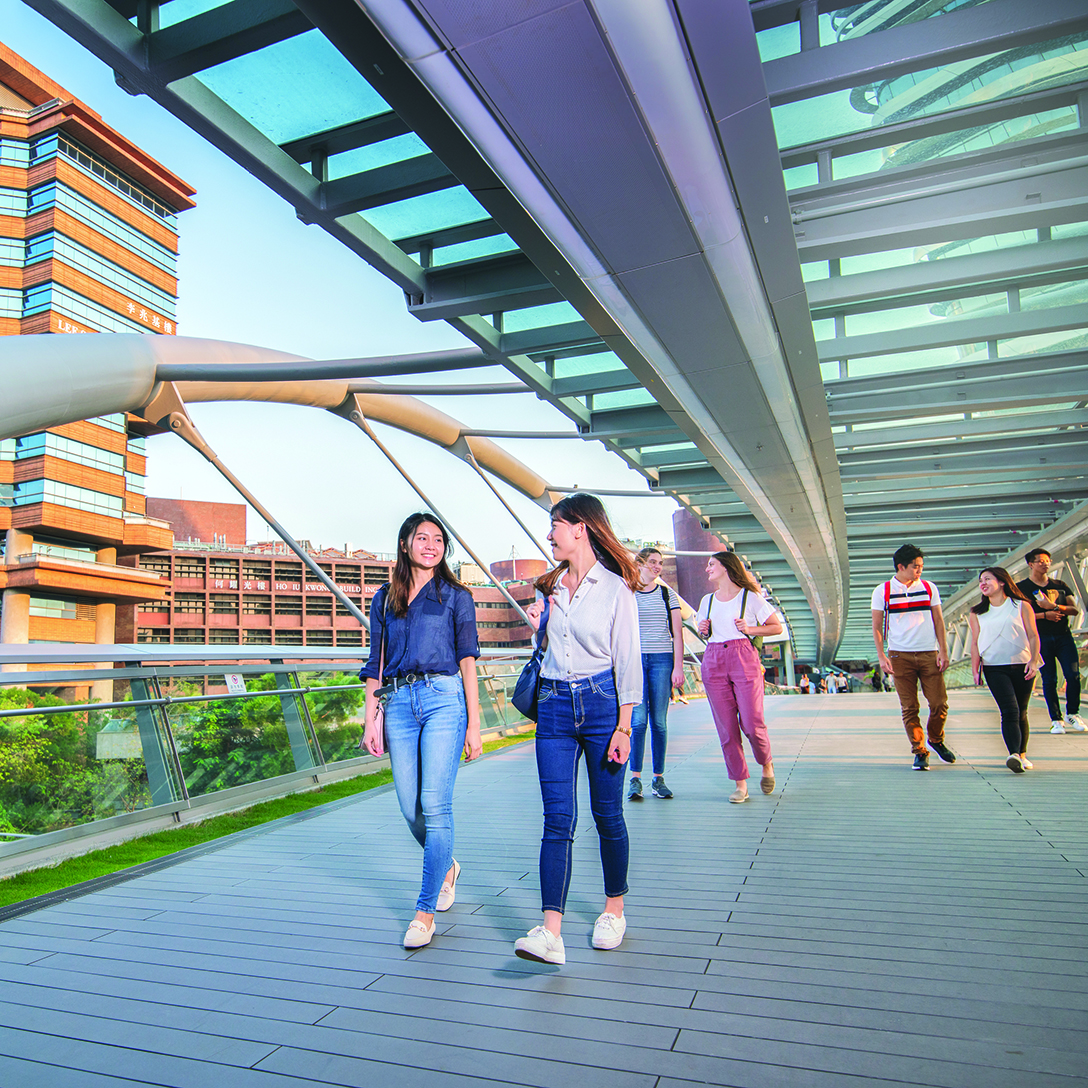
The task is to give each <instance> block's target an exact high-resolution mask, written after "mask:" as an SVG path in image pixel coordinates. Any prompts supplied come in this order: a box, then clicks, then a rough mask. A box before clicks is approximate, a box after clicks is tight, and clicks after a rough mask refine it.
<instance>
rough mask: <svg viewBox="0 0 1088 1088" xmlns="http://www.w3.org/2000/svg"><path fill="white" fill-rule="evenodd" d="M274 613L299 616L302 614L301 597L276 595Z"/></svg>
mask: <svg viewBox="0 0 1088 1088" xmlns="http://www.w3.org/2000/svg"><path fill="white" fill-rule="evenodd" d="M276 615H277V616H301V615H302V598H301V597H277V598H276Z"/></svg>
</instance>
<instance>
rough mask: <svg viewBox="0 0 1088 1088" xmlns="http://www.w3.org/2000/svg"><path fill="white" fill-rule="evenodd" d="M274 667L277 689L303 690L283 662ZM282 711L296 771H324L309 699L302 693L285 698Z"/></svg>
mask: <svg viewBox="0 0 1088 1088" xmlns="http://www.w3.org/2000/svg"><path fill="white" fill-rule="evenodd" d="M271 664H272V666H273V669H272V675H273V676H274V677H275V678H276V687H278V688H300V687H301V686H302V685H301V684H300V683H299V681H298V674H297V673H294V672H292V671H291V670H290V669H286V668H284V665H283V660H282V658H281V659H279V660H276V661H272V662H271ZM277 666H278V667H277ZM299 704H301V708H300V706H299ZM280 707H281V708H282V710H283V724H284V726H286V728H287V740H288V742H289V743H290V745H291V755H292V757H293V758H294V761H295V770H297V771H308V770H310V769H311V768H313V769H315V770H317V769H321V770H323V769H324V767H325V759H324V756H323V755H322V754H321V746H320V745H319V744H318V743H317V735H316V734H315V733H314V728H313V722H311V721H310V710H309V707H307V706H306V696H305V695H303V694H302V692H301V691H300V692H299V694H298V695H281V696H280ZM315 750H316V758H315Z"/></svg>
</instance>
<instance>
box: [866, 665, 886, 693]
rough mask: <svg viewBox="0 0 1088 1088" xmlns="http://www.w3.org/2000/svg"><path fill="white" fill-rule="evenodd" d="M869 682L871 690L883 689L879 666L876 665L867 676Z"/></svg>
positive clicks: (882, 677) (882, 676) (882, 675)
mask: <svg viewBox="0 0 1088 1088" xmlns="http://www.w3.org/2000/svg"><path fill="white" fill-rule="evenodd" d="M869 683H871V684H872V685H873V691H883V690H884V674H883V673H882V672H881V671H880V666H879V665H877V666H876V667H875V668H874V669H873V672H872V675H871V676H870V677H869Z"/></svg>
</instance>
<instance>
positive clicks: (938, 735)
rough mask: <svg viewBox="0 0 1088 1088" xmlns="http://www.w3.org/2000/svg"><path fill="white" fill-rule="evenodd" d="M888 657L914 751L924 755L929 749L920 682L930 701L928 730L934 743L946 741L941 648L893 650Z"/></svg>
mask: <svg viewBox="0 0 1088 1088" xmlns="http://www.w3.org/2000/svg"><path fill="white" fill-rule="evenodd" d="M888 657H889V658H890V659H891V663H892V678H893V679H894V680H895V690H896V693H897V694H898V696H899V706H900V707H901V708H902V711H903V728H904V729H905V730H906V731H907V736H908V737H909V738H910V750H911V751H912V752H913V753H914V754H915V755H920V754H924V753H925V752H926V751H927V748H926V741H925V737H924V736H923V735H922V725H921V718H920V717H919V713H918V711H919V706H918V684H919V682H921V685H922V694H923V695H924V696H925V697H926V702H927V703H928V704H929V721H928V722H927V723H926V733H927V734H928V735H929V743H930V744H943V743H944V723H945V720H946V719H947V718H948V693H947V692H946V691H945V689H944V675H943V674H942V673H941V671H940V670H939V669H938V668H937V651H936V650H925V651H916V652H910V651H907V650H889V651H888Z"/></svg>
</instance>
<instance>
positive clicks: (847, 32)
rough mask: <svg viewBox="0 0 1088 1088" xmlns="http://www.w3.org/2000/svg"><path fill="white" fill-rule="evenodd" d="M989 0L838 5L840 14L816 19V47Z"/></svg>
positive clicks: (885, 0)
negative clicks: (818, 39) (818, 34)
mask: <svg viewBox="0 0 1088 1088" xmlns="http://www.w3.org/2000/svg"><path fill="white" fill-rule="evenodd" d="M988 2H989V0H945V2H944V3H937V4H918V3H917V2H916V0H869V2H868V3H865V4H842V5H841V6H840V11H837V12H832V13H831V14H828V15H821V16H820V44H821V45H832V44H834V43H835V42H837V41H844V40H846V39H848V38H860V37H862V36H863V35H865V34H875V33H877V32H879V31H881V30H887V29H888V28H889V27H893V26H901V25H902V24H903V23H917V22H920V21H921V20H922V19H933V18H936V17H937V16H940V15H947V14H949V13H950V12H952V11H955V10H956V9H957V8H963V7H975V6H977V5H978V4H985V3H988Z"/></svg>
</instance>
